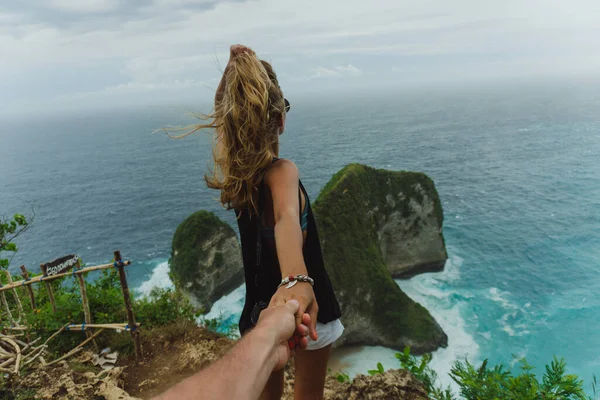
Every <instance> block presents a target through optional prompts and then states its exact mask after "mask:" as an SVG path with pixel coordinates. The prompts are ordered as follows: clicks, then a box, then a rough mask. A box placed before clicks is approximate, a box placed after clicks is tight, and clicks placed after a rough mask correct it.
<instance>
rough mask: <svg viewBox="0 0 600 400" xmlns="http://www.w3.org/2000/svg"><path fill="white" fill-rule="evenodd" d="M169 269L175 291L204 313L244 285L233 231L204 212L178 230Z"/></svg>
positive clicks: (174, 239)
mask: <svg viewBox="0 0 600 400" xmlns="http://www.w3.org/2000/svg"><path fill="white" fill-rule="evenodd" d="M169 266H170V268H171V274H172V277H173V283H174V284H175V286H176V287H177V289H178V290H180V291H181V292H182V293H184V294H185V295H186V296H187V297H188V298H189V300H190V302H191V303H192V305H193V306H195V307H196V308H201V309H203V310H204V311H205V312H208V311H210V309H211V307H212V305H213V303H214V302H215V301H216V300H218V299H219V298H221V297H222V296H225V295H226V294H228V293H229V292H231V291H232V290H233V289H235V288H236V287H238V286H239V285H241V284H242V283H243V282H244V270H243V264H242V254H241V250H240V245H239V243H238V240H237V235H236V233H235V231H234V230H233V229H232V228H231V227H230V226H229V225H228V224H227V223H226V222H223V221H221V220H220V219H219V218H218V217H217V216H216V215H214V214H213V213H210V212H207V211H198V212H196V213H194V214H192V215H190V216H189V217H187V218H186V219H185V220H184V221H183V222H182V223H181V224H180V225H179V226H178V227H177V230H176V231H175V234H174V236H173V243H172V253H171V259H170V260H169Z"/></svg>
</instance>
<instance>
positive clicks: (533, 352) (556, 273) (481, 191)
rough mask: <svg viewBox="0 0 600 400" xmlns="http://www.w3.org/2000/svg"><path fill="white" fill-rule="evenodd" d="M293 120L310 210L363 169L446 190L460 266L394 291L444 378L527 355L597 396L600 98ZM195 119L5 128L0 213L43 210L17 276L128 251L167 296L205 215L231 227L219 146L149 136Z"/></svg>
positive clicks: (293, 145)
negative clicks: (432, 336) (403, 173)
mask: <svg viewBox="0 0 600 400" xmlns="http://www.w3.org/2000/svg"><path fill="white" fill-rule="evenodd" d="M291 100H294V99H293V98H292V99H291ZM292 104H293V105H292V107H293V109H292V112H291V113H290V115H289V119H288V125H287V129H286V133H285V134H284V136H283V137H282V155H283V156H285V157H288V158H291V159H293V160H294V161H295V162H296V163H297V165H298V166H299V168H300V171H301V173H302V178H303V181H304V183H305V185H306V187H307V189H308V191H309V194H311V196H312V197H313V198H314V197H316V195H317V194H318V191H319V190H320V188H321V187H322V186H323V185H324V184H325V183H326V182H327V180H328V179H329V178H330V177H331V175H332V174H333V173H334V172H335V171H337V170H338V169H340V168H341V167H343V166H344V165H346V164H347V163H350V162H361V163H365V164H368V165H372V166H375V167H380V168H388V169H394V170H401V169H407V170H416V171H423V172H426V173H427V174H429V175H430V176H431V177H432V178H433V179H434V181H435V183H436V186H437V188H438V191H439V193H440V196H441V198H442V202H443V206H444V212H445V227H444V234H445V237H446V241H447V244H448V248H449V252H450V260H449V263H448V265H447V269H446V271H445V272H443V273H440V274H429V275H422V276H418V277H415V278H413V279H412V280H410V281H402V282H399V284H400V286H401V287H402V288H403V289H404V290H406V291H407V293H408V294H409V295H410V296H411V297H413V298H415V300H417V301H419V302H421V303H423V304H424V305H425V306H426V307H427V308H429V309H430V310H431V312H432V313H433V314H434V316H435V317H436V318H437V319H438V320H439V321H440V323H441V325H442V327H443V328H444V329H445V330H446V332H447V333H448V334H449V340H450V347H449V348H448V349H447V350H442V351H440V352H438V353H436V355H435V359H434V365H435V366H436V368H438V369H440V370H444V369H445V370H447V369H448V367H449V365H450V364H451V362H452V361H453V360H454V359H455V358H457V357H459V358H460V357H465V356H468V357H469V359H471V360H474V361H480V360H482V359H483V358H489V359H490V361H492V362H504V363H506V364H508V365H510V364H511V363H513V362H514V357H513V354H514V355H517V356H525V357H527V359H528V360H529V362H530V363H531V364H533V365H534V366H536V367H538V369H539V368H541V367H542V366H543V365H544V364H545V363H547V362H549V361H550V360H551V359H552V356H553V355H554V354H556V355H559V356H564V357H565V358H566V360H567V362H568V366H569V371H570V372H574V373H578V374H579V375H581V377H582V378H584V379H585V380H586V381H588V382H589V380H590V378H591V376H592V374H594V373H595V374H599V373H600V350H599V349H600V335H598V334H597V332H598V331H599V330H600V293H599V292H598V290H597V288H598V287H599V285H600V276H599V274H598V272H599V271H600V113H599V110H600V87H597V86H596V87H593V86H576V85H549V86H539V85H538V86H534V85H531V86H520V87H515V86H503V87H495V88H489V87H486V88H480V89H471V90H446V91H444V90H423V91H422V92H420V93H403V92H400V91H399V92H397V93H391V92H390V93H386V94H379V95H375V94H360V95H359V94H357V95H356V96H354V98H351V97H348V96H345V97H343V98H336V97H335V96H329V97H323V98H319V99H306V98H298V99H297V100H295V101H292ZM186 110H187V109H186V108H184V107H181V108H177V107H172V108H169V109H146V110H135V111H127V112H125V111H124V110H121V111H118V112H115V113H110V114H105V115H95V114H90V115H78V116H76V117H70V118H67V117H55V118H52V119H50V120H40V119H36V118H34V117H32V118H31V120H27V121H3V123H2V125H1V126H2V128H0V164H1V167H2V170H3V173H2V174H0V205H1V208H0V212H2V213H5V214H9V213H11V212H14V211H18V210H23V209H27V207H29V206H28V204H30V203H31V204H33V205H34V207H35V210H36V221H35V224H34V227H33V228H32V229H31V230H30V231H29V232H28V233H27V235H25V236H23V237H22V240H21V241H20V242H19V244H20V246H21V252H20V253H19V255H18V256H17V257H16V258H15V260H14V263H13V265H12V267H13V268H15V267H16V266H18V265H19V263H25V264H27V265H31V267H30V269H33V270H35V267H34V266H36V265H39V263H40V262H43V261H47V260H49V259H52V258H56V257H58V256H62V255H65V254H69V253H77V254H79V255H80V256H81V257H83V258H84V260H85V261H86V262H101V261H106V260H107V259H110V257H111V255H112V250H114V249H116V248H119V249H120V250H121V251H122V253H123V254H124V256H127V257H129V258H132V259H133V260H134V261H135V263H134V266H133V267H132V268H131V269H130V272H129V273H130V279H132V280H133V282H134V285H135V286H138V287H139V286H140V285H142V284H143V282H146V287H145V288H146V289H147V288H148V287H149V285H150V284H149V283H148V282H149V280H152V282H159V283H162V284H167V283H168V282H167V281H166V279H165V273H166V263H165V261H166V260H167V258H168V256H169V251H170V248H169V247H170V239H171V237H172V234H173V232H174V229H175V228H176V226H177V224H178V223H179V222H180V221H181V220H182V219H183V218H185V216H186V215H188V214H189V213H191V212H193V211H195V210H197V209H199V208H204V209H208V210H212V211H215V212H217V214H218V215H219V216H221V217H223V218H225V219H227V220H228V221H229V222H233V216H232V215H231V214H230V213H227V212H225V211H223V210H221V209H220V208H219V206H218V204H217V203H216V202H215V201H214V198H215V197H216V195H215V193H212V192H210V191H208V190H207V189H205V188H204V185H203V182H202V174H203V172H204V171H205V170H206V167H207V165H208V157H209V149H210V140H209V139H208V138H207V137H205V136H203V135H200V136H193V137H189V138H187V139H185V140H180V141H173V140H169V139H167V138H166V137H165V136H164V135H162V134H152V133H151V131H152V130H153V129H154V128H157V127H161V126H163V125H167V124H178V123H182V121H184V120H183V119H182V118H181V116H182V115H183V114H184V113H185V111H186ZM161 263H162V264H161ZM153 272H154V273H155V275H154V276H153V275H152V274H153ZM161 273H162V275H161ZM242 296H243V293H242V292H241V291H236V292H235V293H234V294H232V295H230V296H228V297H227V298H225V299H223V301H221V302H220V303H219V304H218V305H217V307H216V308H215V313H218V312H223V313H224V315H225V316H226V317H229V318H231V319H235V318H236V316H235V313H236V308H238V305H239V301H240V299H241V298H242ZM391 354H392V353H391V352H389V351H386V350H383V349H366V350H363V353H354V354H353V355H349V356H348V357H347V358H346V359H347V360H349V362H351V364H352V365H351V366H350V367H349V368H350V369H352V371H354V372H359V371H361V370H362V371H364V370H366V369H367V368H372V367H373V366H374V364H373V361H374V362H376V359H375V358H377V357H380V358H383V359H384V361H385V364H384V365H386V366H388V367H393V366H396V365H397V364H395V363H394V361H393V358H390V355H391ZM540 372H541V371H540ZM588 389H589V387H588Z"/></svg>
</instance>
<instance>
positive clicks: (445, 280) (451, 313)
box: [397, 255, 479, 391]
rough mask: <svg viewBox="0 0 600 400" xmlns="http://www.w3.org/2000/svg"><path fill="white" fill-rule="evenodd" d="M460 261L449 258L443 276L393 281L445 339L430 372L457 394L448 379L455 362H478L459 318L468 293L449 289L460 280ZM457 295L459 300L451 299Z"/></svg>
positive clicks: (472, 341)
mask: <svg viewBox="0 0 600 400" xmlns="http://www.w3.org/2000/svg"><path fill="white" fill-rule="evenodd" d="M462 261H463V260H462V259H461V258H460V257H457V256H454V255H451V256H450V258H449V260H448V262H447V263H446V268H445V270H444V272H441V273H439V274H425V275H418V276H416V277H414V278H412V279H411V280H408V281H397V282H398V284H399V286H400V287H401V288H402V290H403V291H404V292H405V293H406V294H407V295H408V296H409V297H410V298H412V299H413V300H415V301H416V302H418V303H420V304H421V305H422V306H423V307H425V308H426V309H427V310H428V311H429V312H430V313H431V315H432V316H433V317H434V318H435V319H436V321H437V322H438V323H439V324H440V326H441V327H442V329H443V330H444V332H446V334H447V335H448V347H447V348H445V349H439V350H437V351H436V352H434V353H433V359H432V361H431V368H432V369H433V370H434V371H436V372H437V373H438V378H439V383H440V384H441V385H442V386H443V387H447V386H450V387H451V388H452V389H453V390H454V391H457V386H456V383H455V382H454V381H452V379H451V378H450V376H449V375H448V374H449V372H450V370H451V368H452V366H453V365H454V363H455V362H456V361H457V360H464V359H468V360H469V361H471V362H478V361H479V359H478V356H479V345H478V344H477V342H476V341H475V338H474V337H473V335H471V334H470V333H469V328H468V327H467V324H466V321H465V319H464V317H463V316H462V314H463V312H464V311H465V310H466V308H467V304H466V302H465V301H462V300H458V299H457V297H458V298H461V297H462V298H469V297H471V294H470V293H463V292H462V291H458V290H456V289H454V288H452V285H451V283H452V282H453V281H454V280H456V279H458V277H460V272H459V269H460V266H461V265H462ZM456 294H458V295H459V296H455V295H456Z"/></svg>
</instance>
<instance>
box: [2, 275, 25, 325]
mask: <svg viewBox="0 0 600 400" xmlns="http://www.w3.org/2000/svg"><path fill="white" fill-rule="evenodd" d="M4 273H5V274H6V279H7V280H8V284H9V285H10V284H11V283H13V280H12V275H11V274H10V271H9V270H7V269H5V270H4ZM12 293H13V296H14V298H15V303H17V310H18V311H19V320H20V319H21V316H22V315H23V304H21V299H20V298H19V294H18V293H17V290H16V289H12Z"/></svg>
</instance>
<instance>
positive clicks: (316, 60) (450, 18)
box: [0, 0, 600, 112]
mask: <svg viewBox="0 0 600 400" xmlns="http://www.w3.org/2000/svg"><path fill="white" fill-rule="evenodd" d="M232 43H243V44H246V45H249V46H251V47H253V48H254V49H255V50H256V51H257V53H258V54H259V55H260V56H261V57H262V58H266V59H268V60H270V61H272V63H273V64H274V67H275V69H276V71H277V72H278V74H279V76H280V81H281V83H282V86H283V88H284V91H287V90H289V91H295V92H301V91H303V90H310V91H315V90H319V89H322V90H327V91H335V90H338V89H339V90H341V89H343V88H349V87H363V88H364V87H378V86H382V85H388V84H394V85H396V84H403V83H407V84H408V83H415V82H419V83H420V82H422V83H424V84H425V83H431V84H435V83H436V82H445V81H453V82H462V81H465V82H466V81H472V80H479V81H481V80H489V81H493V80H500V79H506V78H529V77H531V78H539V77H547V78H550V79H568V78H569V77H573V76H594V74H600V1H598V0H586V1H583V0H569V1H566V0H494V1H490V0H469V1H467V0H464V1H461V0H414V1H405V0H361V1H357V0H337V1H333V0H303V1H291V0H251V1H214V0H2V2H1V3H0V55H1V58H0V108H1V109H2V111H4V112H19V111H22V110H31V109H35V108H44V109H52V108H67V109H68V108H77V107H85V106H90V107H93V106H95V105H104V106H106V105H116V106H118V105H120V104H132V103H136V102H139V103H140V104H143V103H145V102H157V103H160V102H165V103H169V102H171V103H172V102H176V101H183V102H186V101H188V102H189V101H193V99H194V98H196V97H197V98H198V99H201V98H207V96H209V95H212V90H211V89H214V87H216V82H217V80H218V78H219V76H220V72H219V69H220V67H222V66H223V65H224V64H225V63H226V61H227V51H228V46H229V45H230V44H232ZM0 112H1V111H0Z"/></svg>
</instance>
